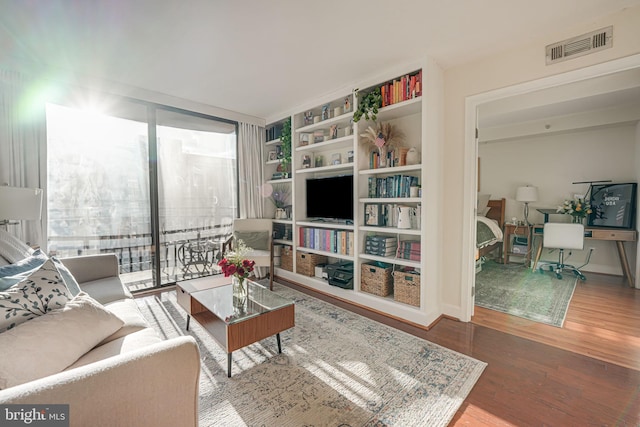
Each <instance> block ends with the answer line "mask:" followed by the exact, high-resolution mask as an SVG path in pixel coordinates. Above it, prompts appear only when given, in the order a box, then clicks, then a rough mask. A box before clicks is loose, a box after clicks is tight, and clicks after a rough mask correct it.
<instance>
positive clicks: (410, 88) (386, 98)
mask: <svg viewBox="0 0 640 427" xmlns="http://www.w3.org/2000/svg"><path fill="white" fill-rule="evenodd" d="M380 95H381V96H382V106H383V107H386V106H388V105H393V104H397V103H398V102H403V101H407V100H409V99H414V98H417V97H419V96H422V70H419V71H417V72H415V73H413V74H406V75H404V76H401V77H398V78H396V79H393V80H390V81H388V82H386V83H384V84H382V85H381V86H380Z"/></svg>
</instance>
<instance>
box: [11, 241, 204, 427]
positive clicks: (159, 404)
mask: <svg viewBox="0 0 640 427" xmlns="http://www.w3.org/2000/svg"><path fill="white" fill-rule="evenodd" d="M1 237H2V236H0V246H1V245H2V238H1ZM0 255H2V250H0ZM32 255H33V254H32ZM61 261H62V263H63V264H64V266H65V267H66V268H67V269H68V270H69V272H70V273H71V275H72V277H71V279H73V278H75V280H76V281H77V284H78V287H79V290H80V291H81V292H80V294H77V295H75V296H74V297H73V298H72V299H71V300H70V301H69V302H67V304H66V306H65V307H64V308H61V307H54V309H53V310H51V311H49V312H47V313H45V314H42V315H40V316H37V317H36V318H34V319H31V320H27V321H26V322H23V323H20V324H19V325H17V326H12V327H11V328H10V329H7V330H5V331H3V332H0V346H2V347H4V348H2V350H1V353H2V357H0V388H2V384H3V382H4V384H5V387H4V388H3V389H1V390H0V404H68V405H69V418H70V425H71V426H88V425H91V426H195V425H197V424H198V382H199V375H200V356H199V352H198V347H197V344H196V342H195V340H194V339H193V338H192V337H190V336H185V337H180V338H174V339H169V340H163V339H162V338H161V337H160V336H159V335H158V334H157V333H156V331H155V330H153V329H152V328H150V327H149V325H148V324H147V322H146V321H145V319H144V317H143V316H142V314H141V313H140V311H139V310H138V308H137V305H136V302H135V301H134V299H133V298H132V295H131V294H130V293H129V291H128V290H127V289H126V288H125V286H123V284H122V282H121V280H120V279H119V277H118V261H117V258H116V256H115V255H90V256H82V257H74V258H67V259H63V260H61ZM14 262H15V260H7V259H6V258H4V259H0V271H1V270H2V269H3V266H4V267H6V266H7V264H11V263H14ZM65 275H67V276H68V273H66V272H65V273H64V274H62V277H63V278H64V277H65ZM65 281H66V280H65ZM14 286H16V285H14ZM72 287H73V286H69V289H71V288H72ZM9 289H11V288H9ZM14 290H15V288H14ZM77 291H78V290H77V289H76V292H77ZM7 292H10V291H9V290H7V289H5V290H4V291H3V290H1V289H0V303H2V296H3V295H4V296H5V297H6V295H8V294H7ZM85 294H87V295H88V296H89V297H87V296H86V295H85ZM5 301H7V299H6V298H5ZM72 301H79V303H78V304H77V305H78V306H83V307H85V309H86V308H87V307H89V309H88V311H87V310H85V314H83V316H84V315H86V313H87V312H88V313H89V315H90V316H94V314H93V313H94V312H96V313H97V314H95V316H96V317H99V316H102V318H101V319H102V320H101V322H102V323H100V325H98V326H95V327H94V325H93V321H88V322H87V321H85V320H82V322H83V324H82V326H80V327H79V329H78V331H77V332H75V331H73V330H72V329H73V328H74V327H77V326H76V325H77V323H78V321H75V323H74V320H73V319H72V320H68V319H71V318H72V317H73V313H75V312H78V310H76V309H75V308H74V307H73V304H72V303H71V302H72ZM96 301H97V303H96ZM83 304H84V305H83ZM5 306H6V304H5ZM0 310H1V309H0ZM56 316H58V317H56ZM65 316H66V317H65ZM3 317H4V315H3ZM65 322H66V323H65ZM96 322H98V321H96ZM52 325H53V326H52ZM58 325H63V326H58ZM65 325H69V327H68V328H67V330H66V331H65V330H59V329H60V328H64V327H66V326H65ZM47 328H50V329H55V328H58V330H55V331H54V333H51V332H46V334H45V332H43V331H44V330H46V329H47ZM100 328H102V329H103V331H102V333H103V334H105V333H106V334H108V336H106V337H105V338H102V337H101V336H99V337H98V339H100V342H99V343H98V344H97V345H95V346H93V347H92V348H90V349H88V350H87V351H86V352H85V353H83V354H81V355H80V357H78V358H77V359H75V356H76V355H69V354H68V353H69V348H74V347H79V348H81V345H82V342H84V341H83V340H85V335H89V336H90V335H91V334H92V331H93V330H94V329H100ZM105 328H106V329H105ZM109 328H111V329H109ZM0 330H2V329H0ZM112 331H113V332H112ZM65 332H66V333H68V334H76V335H72V336H71V339H70V340H69V337H66V339H67V340H68V341H67V342H66V343H65V341H64V340H65ZM58 333H59V334H60V335H59V336H58V335H57V334H58ZM38 334H41V335H40V338H37V337H38V336H39V335H38ZM42 334H44V335H42ZM25 336H26V337H25ZM52 336H53V337H52ZM75 336H77V339H74V337H75ZM36 339H37V342H30V340H36ZM88 339H89V340H90V339H91V337H90V338H88ZM93 339H96V337H93ZM78 342H80V344H79V343H78ZM86 342H89V343H91V341H86ZM86 342H85V345H87V344H86ZM88 345H92V344H88ZM47 346H48V347H50V348H49V349H48V348H44V347H47ZM75 350H76V351H77V348H76V349H75ZM81 351H82V350H81ZM63 353H67V354H63ZM65 357H71V358H72V359H75V361H73V362H72V363H71V364H69V365H68V366H66V367H64V368H63V369H60V370H59V371H56V372H51V373H47V374H46V375H44V376H41V377H38V378H35V379H29V380H28V381H26V382H24V383H19V382H20V378H24V377H25V375H26V377H27V378H29V377H30V376H40V375H42V374H38V372H37V371H38V370H40V369H41V365H48V364H50V362H51V363H52V364H53V365H55V363H59V364H60V363H62V365H66V363H67V362H65V361H64V358H65ZM3 365H4V366H3ZM62 365H61V366H62ZM49 369H53V370H56V368H55V367H53V368H51V367H49ZM16 378H17V379H16ZM16 382H18V383H19V384H15V383H16ZM7 385H8V386H7Z"/></svg>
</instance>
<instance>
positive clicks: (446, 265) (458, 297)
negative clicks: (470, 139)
mask: <svg viewBox="0 0 640 427" xmlns="http://www.w3.org/2000/svg"><path fill="white" fill-rule="evenodd" d="M609 25H613V27H614V42H613V47H612V48H610V49H607V50H603V51H600V52H597V53H594V54H591V55H586V56H583V57H579V58H575V59H572V60H568V61H564V62H561V63H558V64H555V65H552V66H547V65H546V64H545V59H544V47H545V46H546V45H548V44H550V43H553V42H556V41H558V40H563V39H567V38H570V37H573V36H576V35H580V34H584V33H587V32H589V31H592V30H595V29H599V28H604V27H607V26H609ZM637 53H640V6H636V7H633V8H629V9H625V10H623V11H621V12H619V13H617V14H614V15H611V16H606V17H602V18H601V19H598V20H595V21H593V22H590V23H587V24H585V25H582V26H577V27H572V28H563V29H560V30H559V31H558V32H557V33H555V34H544V35H541V38H540V39H538V40H536V41H533V42H532V43H531V44H528V45H524V46H521V47H519V48H518V49H516V50H512V51H508V52H503V53H502V54H500V55H495V56H492V57H487V58H484V59H482V60H480V61H476V62H473V63H469V64H465V65H462V66H459V67H455V68H451V69H448V70H446V71H445V76H444V90H445V124H444V129H445V135H444V137H445V140H444V145H443V150H444V153H443V154H444V165H443V170H444V181H443V186H444V201H443V212H446V215H445V214H443V215H442V218H443V221H442V225H443V229H444V230H445V231H444V233H445V238H444V244H443V253H444V254H445V256H444V257H443V265H442V267H443V281H442V286H441V299H442V304H443V307H444V308H445V314H449V315H451V316H455V317H460V314H461V313H462V312H463V307H462V304H463V300H466V298H467V297H465V298H463V296H462V294H461V290H462V289H467V287H468V284H467V283H462V276H463V273H462V271H463V269H462V268H461V262H462V260H463V254H464V255H465V256H466V255H467V253H468V251H469V249H468V248H466V247H463V244H462V242H463V240H464V239H463V230H465V229H466V226H465V224H466V222H465V221H467V218H468V216H469V212H465V211H464V206H465V200H464V199H465V183H464V176H465V159H466V157H465V153H466V152H465V149H466V148H467V147H466V146H465V144H466V140H465V130H466V128H465V125H466V117H465V100H466V98H467V97H470V96H472V95H477V94H481V93H485V92H489V91H492V90H496V89H499V88H504V87H508V86H512V85H516V84H519V83H524V82H529V81H534V80H537V79H541V78H544V77H548V76H552V75H555V74H561V73H565V72H568V71H572V70H579V69H582V68H584V67H588V66H591V65H595V64H599V63H604V62H607V61H611V60H613V59H617V58H623V57H626V56H630V55H634V54H637ZM469 194H470V197H475V194H474V193H469ZM445 207H446V211H445ZM467 238H468V236H467ZM465 310H466V308H465Z"/></svg>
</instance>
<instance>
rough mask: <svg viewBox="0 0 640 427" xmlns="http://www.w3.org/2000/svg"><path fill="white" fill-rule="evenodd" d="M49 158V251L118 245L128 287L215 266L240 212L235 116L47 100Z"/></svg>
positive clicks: (92, 250) (94, 249) (112, 248)
mask: <svg viewBox="0 0 640 427" xmlns="http://www.w3.org/2000/svg"><path fill="white" fill-rule="evenodd" d="M47 165H48V166H47V169H48V170H47V180H48V183H47V189H48V191H47V194H48V197H47V210H48V248H47V249H48V250H49V252H51V253H55V254H58V255H59V256H70V255H78V254H92V253H107V252H114V253H116V254H117V256H118V259H119V263H120V273H121V276H122V277H123V280H124V281H125V283H127V285H128V286H129V287H130V288H131V289H132V290H140V289H146V288H150V287H155V286H160V285H164V284H167V283H172V282H175V281H176V280H181V279H183V278H191V277H198V276H202V275H208V274H214V273H216V272H217V267H216V265H215V260H216V257H218V256H219V253H218V251H219V248H220V242H222V241H223V240H224V239H225V238H226V236H228V234H229V232H230V227H229V225H230V224H231V222H232V220H233V218H235V216H236V210H237V179H236V177H237V172H236V126H235V124H234V123H228V122H224V121H221V120H216V119H214V118H211V117H207V116H203V115H198V114H190V113H188V112H183V111H175V110H171V109H168V108H161V107H156V106H151V105H147V104H143V103H137V102H130V101H126V100H120V101H119V102H118V103H117V109H116V108H113V107H112V108H111V109H105V110H104V111H102V112H98V111H95V110H88V109H84V108H77V107H75V106H66V105H65V106H62V105H55V104H48V105H47Z"/></svg>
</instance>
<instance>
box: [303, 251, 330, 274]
mask: <svg viewBox="0 0 640 427" xmlns="http://www.w3.org/2000/svg"><path fill="white" fill-rule="evenodd" d="M328 261H329V259H328V258H327V257H326V256H324V255H318V254H308V253H305V252H296V273H298V274H304V275H305V276H314V275H315V274H316V265H318V264H327V262H328Z"/></svg>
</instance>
